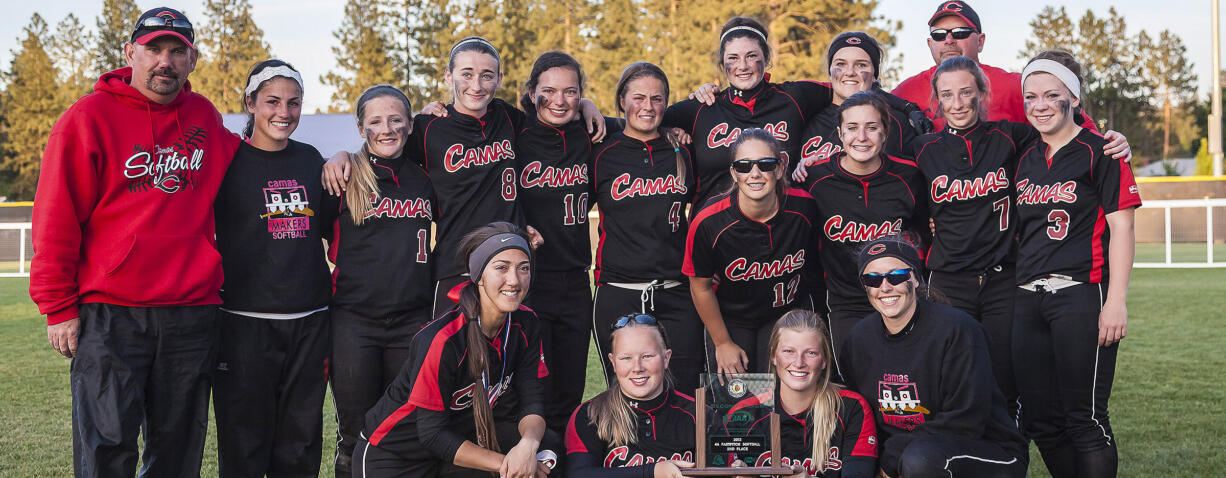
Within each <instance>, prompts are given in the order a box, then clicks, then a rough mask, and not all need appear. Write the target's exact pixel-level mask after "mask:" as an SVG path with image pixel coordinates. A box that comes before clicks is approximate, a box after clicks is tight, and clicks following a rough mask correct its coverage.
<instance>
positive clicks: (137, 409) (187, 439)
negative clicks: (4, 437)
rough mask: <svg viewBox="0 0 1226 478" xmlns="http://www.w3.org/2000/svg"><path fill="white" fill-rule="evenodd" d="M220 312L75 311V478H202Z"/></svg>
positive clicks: (207, 308) (209, 308)
mask: <svg viewBox="0 0 1226 478" xmlns="http://www.w3.org/2000/svg"><path fill="white" fill-rule="evenodd" d="M216 315H217V306H214V305H204V306H187V307H125V306H119V305H112V304H81V306H80V335H79V336H78V338H77V355H76V357H74V358H73V359H72V371H71V383H72V448H73V469H74V471H75V473H76V476H79V477H95V476H107V477H110V476H127V477H130V476H133V475H135V474H136V460H137V446H136V440H137V436H138V435H140V433H141V432H142V431H143V432H144V439H145V450H144V452H143V453H142V454H141V461H142V462H143V463H144V466H143V467H142V468H141V475H142V476H158V477H161V476H171V477H177V476H199V475H200V460H201V457H202V455H203V452H204V436H205V430H206V429H207V427H208V421H209V385H210V383H209V382H210V378H211V374H210V372H211V370H212V368H213V364H214V359H215V358H216V341H217V322H216Z"/></svg>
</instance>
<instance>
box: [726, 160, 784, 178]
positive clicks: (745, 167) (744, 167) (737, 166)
mask: <svg viewBox="0 0 1226 478" xmlns="http://www.w3.org/2000/svg"><path fill="white" fill-rule="evenodd" d="M754 165H757V166H758V170H759V171H762V172H764V173H769V172H771V171H774V170H775V168H777V167H779V158H762V159H738V160H736V161H733V162H732V169H733V170H735V171H736V172H738V173H741V174H748V173H749V172H750V171H753V167H754Z"/></svg>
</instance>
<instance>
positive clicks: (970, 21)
mask: <svg viewBox="0 0 1226 478" xmlns="http://www.w3.org/2000/svg"><path fill="white" fill-rule="evenodd" d="M950 15H957V16H959V17H961V18H962V20H963V21H965V22H966V24H967V25H970V26H971V28H974V29H975V31H977V32H983V26H982V25H981V24H980V23H979V14H978V13H975V9H973V8H971V6H970V5H968V4H967V3H966V2H964V1H962V0H949V1H947V2H941V5H939V6H937V11H936V13H933V14H932V18H929V19H928V26H932V24H933V23H936V22H937V20H938V19H940V18H941V17H948V16H950Z"/></svg>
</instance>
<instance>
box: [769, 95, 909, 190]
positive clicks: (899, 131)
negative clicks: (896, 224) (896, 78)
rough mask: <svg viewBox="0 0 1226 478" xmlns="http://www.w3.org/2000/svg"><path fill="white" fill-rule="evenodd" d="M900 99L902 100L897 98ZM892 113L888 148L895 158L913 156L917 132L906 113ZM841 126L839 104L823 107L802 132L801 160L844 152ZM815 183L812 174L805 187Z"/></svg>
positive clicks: (827, 156)
mask: <svg viewBox="0 0 1226 478" xmlns="http://www.w3.org/2000/svg"><path fill="white" fill-rule="evenodd" d="M879 93H881V94H883V95H888V94H889V93H885V92H879ZM898 101H903V100H902V99H898ZM889 114H890V124H889V127H890V134H889V136H887V137H886V140H885V152H886V154H888V155H890V156H894V157H896V158H903V159H911V158H912V156H913V153H912V152H911V150H910V148H909V147H908V145H910V144H911V141H913V140H915V138H916V136H917V133H916V132H915V128H913V127H912V126H911V123H910V122H909V120H908V119H907V114H906V113H904V112H902V111H900V110H897V109H893V108H891V109H890V110H889ZM838 127H839V107H838V106H837V105H830V106H829V107H827V108H823V109H822V110H821V111H819V112H818V113H817V114H816V115H814V116H813V118H811V119H810V120H809V122H808V123H805V130H804V133H803V134H802V135H801V138H802V142H801V146H800V158H801V160H803V161H821V160H824V159H832V158H836V157H838V156H839V153H841V152H843V141H842V139H840V138H839V132H838ZM796 164H797V163H795V162H793V163H792V164H791V166H790V167H791V168H794V167H796ZM812 184H813V178H812V177H806V178H805V183H804V185H803V187H802V189H807V188H808V186H810V185H812Z"/></svg>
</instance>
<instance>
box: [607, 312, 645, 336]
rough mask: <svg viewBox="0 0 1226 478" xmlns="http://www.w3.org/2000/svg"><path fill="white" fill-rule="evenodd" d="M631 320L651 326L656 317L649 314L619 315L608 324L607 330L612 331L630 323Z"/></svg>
mask: <svg viewBox="0 0 1226 478" xmlns="http://www.w3.org/2000/svg"><path fill="white" fill-rule="evenodd" d="M631 321H634V322H636V323H638V324H640V325H651V326H655V325H656V318H655V317H652V316H650V315H647V314H630V315H623V316H621V317H618V318H617V320H616V321H614V322H613V323H612V324H609V332H612V331H614V330H617V329H620V328H622V327H625V326H627V325H630V322H631Z"/></svg>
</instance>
